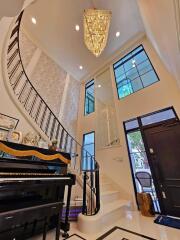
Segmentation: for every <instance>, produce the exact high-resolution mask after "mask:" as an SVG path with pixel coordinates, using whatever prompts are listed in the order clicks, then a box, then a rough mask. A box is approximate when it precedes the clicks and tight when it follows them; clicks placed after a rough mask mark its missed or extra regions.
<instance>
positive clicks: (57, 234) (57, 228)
mask: <svg viewBox="0 0 180 240" xmlns="http://www.w3.org/2000/svg"><path fill="white" fill-rule="evenodd" d="M61 214H62V207H61V204H60V209H59V213H58V221H57V227H56V240H59V238H60V229H61Z"/></svg>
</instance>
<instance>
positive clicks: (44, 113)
mask: <svg viewBox="0 0 180 240" xmlns="http://www.w3.org/2000/svg"><path fill="white" fill-rule="evenodd" d="M46 112H47V105H45V108H44V112H43V115H42V118H41V122H40V128H41V129H42V126H43V123H44V119H45V116H46Z"/></svg>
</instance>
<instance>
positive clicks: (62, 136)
mask: <svg viewBox="0 0 180 240" xmlns="http://www.w3.org/2000/svg"><path fill="white" fill-rule="evenodd" d="M64 132H65V129H64V128H63V129H62V131H61V138H60V142H59V148H60V149H63V146H62V144H63V138H64Z"/></svg>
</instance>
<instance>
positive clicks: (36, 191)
mask: <svg viewBox="0 0 180 240" xmlns="http://www.w3.org/2000/svg"><path fill="white" fill-rule="evenodd" d="M69 162H70V155H69V154H67V153H63V152H56V151H51V150H47V149H41V148H37V147H31V146H26V145H21V144H16V143H10V142H5V141H0V240H25V239H28V238H31V237H33V236H34V235H37V234H40V233H42V236H43V237H42V239H43V240H45V239H46V233H47V231H48V230H49V229H53V228H56V234H55V235H56V236H55V239H56V240H58V239H59V236H60V235H59V234H60V229H62V230H63V231H64V232H65V233H67V231H68V230H69V223H68V214H69V204H70V197H71V187H72V185H74V184H75V175H73V174H69V173H67V164H68V163H69ZM66 186H67V194H66V195H67V198H66V199H64V195H65V187H66ZM64 202H66V217H65V222H62V221H61V213H62V207H63V204H64Z"/></svg>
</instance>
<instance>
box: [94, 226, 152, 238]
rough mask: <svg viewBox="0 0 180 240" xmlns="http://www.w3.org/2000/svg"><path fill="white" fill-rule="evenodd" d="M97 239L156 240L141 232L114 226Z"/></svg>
mask: <svg viewBox="0 0 180 240" xmlns="http://www.w3.org/2000/svg"><path fill="white" fill-rule="evenodd" d="M96 240H156V239H154V238H151V237H148V236H145V235H143V234H140V233H136V232H133V231H130V230H128V229H124V228H120V227H113V228H112V229H111V230H109V231H108V232H106V233H105V234H103V235H102V236H101V237H99V238H97V239H96Z"/></svg>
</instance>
